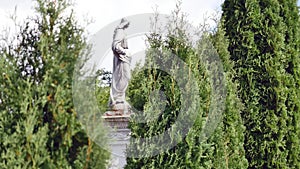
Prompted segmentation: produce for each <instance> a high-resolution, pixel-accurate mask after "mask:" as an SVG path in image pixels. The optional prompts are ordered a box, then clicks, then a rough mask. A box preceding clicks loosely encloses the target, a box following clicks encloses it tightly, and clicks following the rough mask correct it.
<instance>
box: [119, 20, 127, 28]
mask: <svg viewBox="0 0 300 169" xmlns="http://www.w3.org/2000/svg"><path fill="white" fill-rule="evenodd" d="M129 24H130V22H129V21H128V20H127V19H126V18H122V19H121V22H120V24H119V28H121V29H126V28H128V27H129Z"/></svg>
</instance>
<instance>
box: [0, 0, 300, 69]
mask: <svg viewBox="0 0 300 169" xmlns="http://www.w3.org/2000/svg"><path fill="white" fill-rule="evenodd" d="M223 1H224V0H182V11H183V12H185V13H187V14H188V20H189V21H190V23H191V24H193V25H194V26H197V25H198V24H199V23H201V22H202V21H203V18H207V17H209V16H211V15H213V14H214V13H215V12H216V11H221V4H222V3H223ZM299 2H300V0H298V4H300V3H299ZM74 3H75V6H74V11H75V14H76V17H77V18H78V20H79V21H80V22H82V23H83V21H84V20H86V18H88V20H93V22H92V24H90V25H89V26H87V27H86V31H87V32H89V34H91V35H93V34H96V33H97V32H98V31H99V30H101V29H102V28H103V27H105V26H106V25H108V24H110V23H112V22H114V21H116V20H120V18H122V17H126V16H130V15H135V14H141V13H152V12H154V9H155V8H157V10H158V12H159V13H162V14H170V13H171V11H172V10H174V9H175V5H176V0H74ZM33 6H34V1H33V0H1V1H0V31H2V30H4V29H5V28H7V27H12V26H13V25H14V24H13V21H12V20H11V19H10V18H9V16H10V15H11V14H13V13H14V11H16V16H17V21H18V22H22V20H24V19H25V18H26V17H28V16H32V15H33V11H34V9H33ZM15 9H16V10H15ZM136 40H137V39H135V41H136ZM139 40H141V39H139ZM137 41H138V40H137ZM137 41H136V42H135V43H136V44H142V43H140V42H139V43H137ZM144 47H145V46H144ZM136 48H142V46H138V45H136ZM134 52H138V51H133V52H132V53H134ZM107 55H112V53H111V52H110V53H107ZM104 58H105V59H104V60H101V61H100V62H101V63H97V64H99V65H98V66H99V67H103V65H104V68H106V69H108V70H109V69H111V67H112V61H111V57H109V56H105V57H104ZM98 62H99V61H98ZM101 64H102V66H101Z"/></svg>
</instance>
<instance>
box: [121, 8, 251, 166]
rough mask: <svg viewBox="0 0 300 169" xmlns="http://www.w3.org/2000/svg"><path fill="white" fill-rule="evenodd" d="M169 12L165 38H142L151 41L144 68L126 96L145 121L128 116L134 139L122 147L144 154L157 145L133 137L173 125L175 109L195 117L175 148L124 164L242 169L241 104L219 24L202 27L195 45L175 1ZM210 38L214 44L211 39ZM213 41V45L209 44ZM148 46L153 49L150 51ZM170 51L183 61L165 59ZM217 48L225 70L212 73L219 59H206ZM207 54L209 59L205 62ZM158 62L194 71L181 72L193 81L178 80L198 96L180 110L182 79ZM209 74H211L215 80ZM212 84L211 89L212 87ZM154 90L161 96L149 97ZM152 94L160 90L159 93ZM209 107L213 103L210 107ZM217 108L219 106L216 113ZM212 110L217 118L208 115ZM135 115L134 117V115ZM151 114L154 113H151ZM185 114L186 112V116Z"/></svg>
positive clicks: (135, 75) (153, 133)
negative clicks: (212, 27) (207, 29)
mask: <svg viewBox="0 0 300 169" xmlns="http://www.w3.org/2000/svg"><path fill="white" fill-rule="evenodd" d="M172 16H173V17H172V18H173V19H171V20H170V23H168V27H167V28H168V30H169V31H168V34H167V37H166V38H164V37H163V36H162V35H161V34H159V33H158V32H157V31H156V30H154V31H153V32H152V33H151V34H150V36H148V39H147V41H148V42H149V44H150V45H149V49H148V52H147V54H146V62H145V63H146V64H147V65H146V67H147V68H148V69H146V70H143V71H140V70H139V69H137V70H136V71H135V72H134V73H133V76H132V77H133V78H132V80H131V83H130V86H129V97H130V98H131V101H132V105H133V107H137V108H138V109H139V110H140V111H141V112H143V113H144V114H145V115H144V116H145V121H144V123H140V121H138V120H136V119H138V118H136V119H135V118H133V120H132V121H131V123H130V128H131V132H132V135H131V136H132V138H133V139H131V144H130V146H129V148H128V149H127V152H128V153H129V154H130V153H134V150H135V149H138V150H139V151H141V152H144V153H147V152H152V150H153V149H159V148H161V147H159V146H160V145H159V146H157V145H148V146H144V147H143V146H139V144H138V143H136V142H134V141H135V140H134V139H135V138H139V137H141V138H147V137H153V136H156V135H158V134H161V133H162V132H164V131H166V130H167V129H168V128H171V127H172V125H174V124H175V121H176V120H178V118H180V117H179V113H184V114H189V111H195V112H196V117H195V119H194V120H195V122H194V124H193V126H192V127H191V128H190V129H189V131H187V132H188V133H187V135H186V136H184V135H183V136H182V138H181V139H179V140H180V142H178V144H176V145H175V146H174V147H172V148H171V149H169V150H166V151H164V152H161V153H159V154H157V155H155V156H150V157H144V158H133V157H128V158H127V166H126V168H128V169H129V168H203V169H204V168H205V169H206V168H247V160H246V158H245V152H244V150H243V142H244V135H243V133H244V126H243V123H242V120H241V117H240V111H241V107H242V106H241V102H240V101H239V99H238V98H237V95H236V85H235V84H234V83H233V82H232V76H233V75H232V73H231V71H232V68H233V64H232V62H231V61H230V60H229V53H228V51H227V44H228V42H227V41H226V39H225V37H224V32H223V31H222V29H220V30H219V31H218V32H217V33H216V34H214V35H213V36H211V35H210V34H209V33H207V32H201V33H202V34H203V36H202V37H201V38H200V39H201V40H200V42H199V45H198V46H197V47H193V46H192V45H191V43H190V39H191V37H189V36H188V32H187V27H186V26H187V24H186V22H187V21H186V20H185V17H184V16H183V15H182V14H181V13H180V9H179V6H177V9H176V10H175V12H174V13H173V15H172ZM211 42H213V43H212V44H211ZM213 46H215V48H216V50H214V49H213V48H214V47H213ZM153 50H154V51H156V52H154V53H152V52H151V51H153ZM157 51H159V52H158V53H159V56H160V58H162V59H161V60H160V62H155V61H154V60H155V59H153V58H154V57H156V56H157V54H158V53H157ZM169 53H173V54H175V55H176V56H178V57H180V59H181V60H183V61H184V62H185V63H186V65H187V66H183V67H181V68H178V66H182V65H180V64H178V63H173V62H171V63H169V62H168V61H169V60H175V58H172V55H171V57H170V55H169ZM217 53H218V54H219V55H220V61H221V64H223V65H224V66H223V67H224V68H223V69H224V71H225V72H226V73H225V74H224V75H220V77H218V75H214V73H216V72H218V69H221V68H220V67H218V65H219V64H218V63H217V61H218V60H214V58H210V56H213V55H215V54H217ZM170 58H171V59H170ZM210 59H211V60H213V61H209V60H210ZM206 61H207V62H206ZM162 62H163V63H164V64H163V65H167V66H168V67H170V69H171V70H170V72H176V73H175V75H177V73H178V74H180V73H181V74H182V73H185V72H184V71H182V72H180V69H183V70H187V72H190V74H193V75H194V76H195V79H193V78H192V77H190V76H191V75H190V74H189V73H187V74H184V76H185V77H188V78H187V79H192V80H187V81H186V79H184V78H183V81H184V82H182V83H183V84H184V90H186V91H191V92H193V93H199V96H198V97H194V98H189V99H187V102H185V104H188V106H189V107H191V108H190V109H187V111H184V112H180V111H179V110H180V109H182V107H181V106H182V102H180V99H181V97H182V95H181V94H182V93H180V86H181V82H180V81H175V80H174V79H172V78H173V76H172V75H168V74H167V73H166V72H164V71H161V70H159V69H155V68H156V67H157V65H156V64H158V63H159V64H162ZM151 64H153V66H152V67H151V66H149V65H151ZM148 66H149V67H150V68H149V67H148ZM151 68H152V69H151ZM210 76H212V77H210ZM180 77H181V76H180ZM212 79H215V81H213V80H212ZM216 79H218V80H219V81H222V79H223V80H225V81H226V86H224V87H225V88H226V90H227V95H225V96H224V97H226V100H225V103H220V102H219V100H218V99H219V98H218V95H222V94H224V93H222V92H225V91H224V89H222V87H216V86H222V84H220V83H221V82H219V81H218V80H216ZM193 80H195V82H194V81H193ZM212 83H214V84H212ZM195 85H198V86H197V87H198V89H197V90H198V91H195V89H196V88H195ZM212 86H214V87H215V88H214V89H212V88H213V87H212ZM157 89H159V90H161V91H163V92H164V94H165V97H166V101H164V100H163V99H162V100H156V99H152V98H151V97H148V96H149V95H151V94H150V93H151V92H152V91H154V90H157ZM213 90H216V91H215V93H214V92H212V91H213ZM218 92H220V93H218ZM153 95H159V93H154V94H153ZM219 104H220V105H219ZM222 104H225V109H222V108H220V106H222ZM164 106H166V107H165V110H164V111H163V112H160V111H161V110H162V108H163V107H164ZM210 107H214V108H213V109H212V110H211V109H210ZM193 108H194V109H193ZM218 108H220V109H218ZM191 109H192V110H191ZM220 110H221V111H222V110H223V111H222V112H218V111H220ZM160 113H161V114H160ZM214 115H216V116H219V117H213V116H214ZM136 116H139V114H137V115H136ZM153 116H154V117H156V118H153ZM184 117H189V115H187V116H184ZM192 117H194V116H192ZM213 118H217V119H219V120H220V121H218V120H217V121H218V122H219V124H217V126H216V129H215V130H214V129H209V128H205V127H204V125H203V124H205V123H209V122H213V121H210V120H213ZM188 122H191V121H188ZM208 126H209V125H208ZM212 130H214V131H212ZM210 132H211V133H210ZM203 133H205V134H207V136H206V135H205V134H203ZM170 137H172V136H170ZM175 139H176V138H175ZM172 141H173V140H172V139H171V142H172ZM158 142H159V143H158V144H160V143H162V144H165V146H168V145H166V142H163V141H161V140H158ZM135 146H137V147H135ZM132 151H133V152H132Z"/></svg>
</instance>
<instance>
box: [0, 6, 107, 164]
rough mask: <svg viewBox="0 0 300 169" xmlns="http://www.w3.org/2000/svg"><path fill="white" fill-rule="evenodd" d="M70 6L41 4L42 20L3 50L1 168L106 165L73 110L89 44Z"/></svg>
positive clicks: (30, 21) (26, 27) (29, 24)
mask: <svg viewBox="0 0 300 169" xmlns="http://www.w3.org/2000/svg"><path fill="white" fill-rule="evenodd" d="M69 6H70V3H69V1H56V2H55V3H54V2H52V1H50V0H49V1H43V0H37V6H36V12H37V17H34V18H32V19H28V20H27V21H26V23H25V24H24V25H21V26H20V31H19V33H17V36H16V38H14V39H13V41H11V42H7V44H8V45H7V46H4V45H3V46H1V50H0V55H1V57H0V70H1V71H0V72H1V76H0V85H1V91H0V119H1V120H0V154H1V156H0V168H10V167H13V168H105V166H106V164H107V159H108V153H107V152H106V151H104V150H102V149H101V148H99V147H98V146H97V145H96V144H94V143H93V142H92V141H91V140H90V139H89V138H88V137H87V135H86V133H85V131H83V129H82V127H81V125H80V123H79V122H78V120H77V112H75V111H74V105H73V100H72V88H71V87H72V76H73V73H74V71H75V69H74V67H75V63H76V60H77V59H78V58H79V55H80V53H81V52H82V51H84V50H86V49H87V46H88V44H87V43H86V40H85V37H84V36H83V33H84V32H83V31H84V30H83V28H82V27H80V26H79V25H78V24H77V22H76V21H75V19H74V17H73V13H70V14H67V10H66V9H67V7H69ZM2 89H3V90H2Z"/></svg>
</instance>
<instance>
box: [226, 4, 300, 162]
mask: <svg viewBox="0 0 300 169" xmlns="http://www.w3.org/2000/svg"><path fill="white" fill-rule="evenodd" d="M222 17H223V19H224V28H225V31H226V35H227V37H228V39H229V46H228V49H229V52H230V54H231V60H233V61H234V69H235V72H236V75H235V80H236V81H237V83H238V84H239V85H238V91H239V97H240V98H241V100H242V101H243V103H244V105H245V109H244V110H243V113H242V118H243V120H244V124H245V126H246V135H245V151H246V157H247V159H248V161H249V168H300V166H299V165H300V160H299V157H300V154H299V153H300V152H299V148H300V147H299V137H300V134H299V116H300V112H299V111H300V110H299V96H300V95H299V14H298V9H297V7H296V1H293V0H286V1H281V0H243V1H233V0H225V2H224V4H223V16H222Z"/></svg>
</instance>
